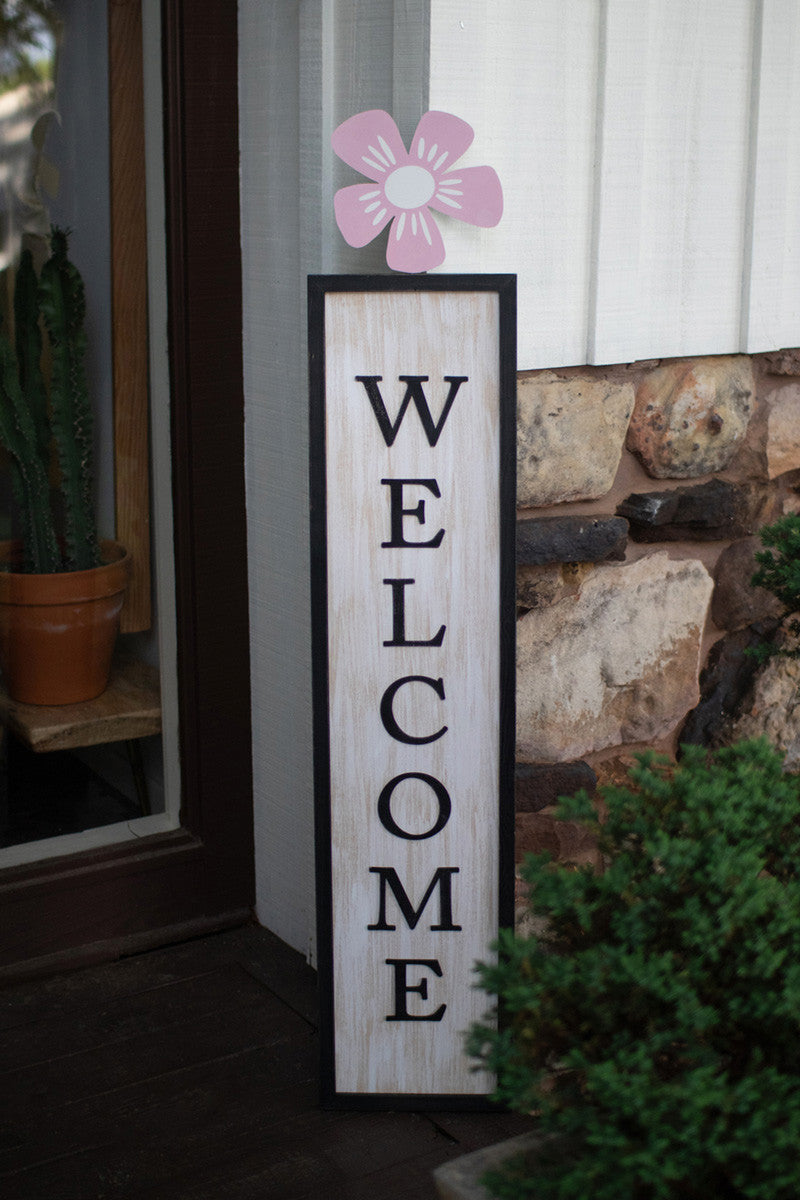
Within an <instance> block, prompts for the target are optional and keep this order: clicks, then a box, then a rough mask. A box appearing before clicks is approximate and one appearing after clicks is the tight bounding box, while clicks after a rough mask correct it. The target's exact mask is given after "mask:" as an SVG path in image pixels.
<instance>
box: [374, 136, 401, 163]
mask: <svg viewBox="0 0 800 1200" xmlns="http://www.w3.org/2000/svg"><path fill="white" fill-rule="evenodd" d="M378 141H379V142H380V144H381V150H382V151H383V153H384V154H385V155H386V157H387V158H388V160H389V162H390V163H391V164H392V166H394V164H395V163H396V162H397V159H396V158H395V156H394V155H393V154H392V148H391V146H390V145H389V143H388V142H387V141H386V138H384V137H381V135H380V134H378ZM370 149H372V147H371V146H370Z"/></svg>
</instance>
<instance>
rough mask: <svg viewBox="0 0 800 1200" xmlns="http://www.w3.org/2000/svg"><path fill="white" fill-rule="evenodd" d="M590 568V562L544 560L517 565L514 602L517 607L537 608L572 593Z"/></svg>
mask: <svg viewBox="0 0 800 1200" xmlns="http://www.w3.org/2000/svg"><path fill="white" fill-rule="evenodd" d="M592 570H594V564H593V563H574V562H572V563H548V564H546V565H545V566H543V567H530V566H527V565H526V564H525V563H523V564H522V565H521V566H518V567H517V604H518V605H519V607H520V608H538V607H539V606H540V605H541V604H554V603H555V602H556V600H563V599H564V598H565V597H566V596H574V595H575V593H576V592H577V591H578V590H579V588H580V586H581V584H582V583H583V581H584V579H585V578H586V576H587V575H588V574H590V572H591V571H592Z"/></svg>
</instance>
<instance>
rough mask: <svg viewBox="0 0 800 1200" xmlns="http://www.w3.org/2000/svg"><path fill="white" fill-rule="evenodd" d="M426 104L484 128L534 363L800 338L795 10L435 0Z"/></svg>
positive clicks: (481, 137) (792, 5) (729, 3)
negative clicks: (504, 199) (498, 180)
mask: <svg viewBox="0 0 800 1200" xmlns="http://www.w3.org/2000/svg"><path fill="white" fill-rule="evenodd" d="M430 104H431V107H433V108H442V109H450V110H452V111H453V112H457V113H459V114H460V115H463V116H464V117H466V119H467V120H470V121H471V122H472V123H473V124H474V127H475V129H476V141H475V145H474V146H473V148H472V150H471V151H470V154H471V156H472V161H476V162H477V161H478V160H480V161H487V162H490V163H491V164H492V165H493V166H495V167H496V169H497V170H498V172H499V173H500V177H501V180H502V181H503V184H504V187H505V190H506V197H507V202H508V203H507V210H506V213H505V215H504V218H503V221H502V223H501V225H500V226H499V227H498V229H497V230H489V231H486V232H484V233H480V234H476V233H474V232H472V231H470V230H467V229H463V228H462V227H458V226H456V225H455V223H452V224H451V226H450V228H449V230H448V231H447V234H446V245H447V249H448V258H447V262H446V263H445V265H444V267H443V268H442V270H452V269H456V270H469V269H477V270H516V271H517V272H518V274H519V284H520V326H519V363H520V367H524V368H528V367H543V366H555V365H563V364H566V363H581V362H597V363H608V362H623V361H630V360H633V359H637V358H650V357H669V356H675V355H682V354H709V353H723V352H733V351H739V350H764V349H770V348H775V347H777V346H783V345H794V344H797V342H798V341H800V259H799V258H798V256H799V255H800V166H799V165H798V164H799V163H800V130H799V129H798V125H799V124H800V4H798V3H797V0H534V2H531V0H527V2H526V0H472V2H471V3H463V2H460V0H433V5H432V21H431V46H430Z"/></svg>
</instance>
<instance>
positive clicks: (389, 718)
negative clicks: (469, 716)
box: [381, 675, 447, 746]
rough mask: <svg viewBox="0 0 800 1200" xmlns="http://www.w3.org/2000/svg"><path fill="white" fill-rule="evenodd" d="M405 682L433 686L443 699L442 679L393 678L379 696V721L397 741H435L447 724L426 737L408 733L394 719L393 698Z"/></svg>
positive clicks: (413, 742) (411, 742) (445, 730)
mask: <svg viewBox="0 0 800 1200" xmlns="http://www.w3.org/2000/svg"><path fill="white" fill-rule="evenodd" d="M406 683H425V684H427V685H428V687H430V688H433V690H434V692H436V695H437V696H438V697H439V699H440V700H444V698H445V697H444V680H442V679H431V678H430V677H429V676H428V675H404V676H403V678H402V679H395V681H394V683H390V684H389V686H388V688H387V689H386V691H385V692H384V693H383V696H382V698H381V721H383V727H384V729H385V730H386V732H387V733H388V734H389V736H390V737H393V738H395V740H396V741H398V742H405V743H406V744H407V745H409V746H422V745H424V744H425V743H426V742H435V741H437V739H438V738H440V737H442V736H443V734H445V733H447V726H446V725H443V726H442V728H441V729H439V730H437V732H436V733H430V734H428V736H427V737H414V736H413V735H412V734H410V733H406V732H405V731H404V730H403V729H401V728H400V726H399V725H398V724H397V721H396V720H395V715H394V712H393V710H392V705H393V703H394V698H395V695H396V693H397V692H398V691H399V690H400V688H401V687H402V686H403V685H404V684H406Z"/></svg>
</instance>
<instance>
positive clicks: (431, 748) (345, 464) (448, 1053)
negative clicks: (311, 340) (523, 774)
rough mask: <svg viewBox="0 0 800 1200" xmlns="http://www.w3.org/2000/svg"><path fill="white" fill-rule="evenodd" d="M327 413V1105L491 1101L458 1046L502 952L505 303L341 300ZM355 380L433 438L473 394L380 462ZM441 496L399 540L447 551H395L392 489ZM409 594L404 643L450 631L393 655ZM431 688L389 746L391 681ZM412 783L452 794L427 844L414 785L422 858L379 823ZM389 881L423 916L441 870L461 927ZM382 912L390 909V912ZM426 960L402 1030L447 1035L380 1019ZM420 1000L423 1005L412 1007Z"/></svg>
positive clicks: (333, 315)
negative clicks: (442, 925) (362, 379)
mask: <svg viewBox="0 0 800 1200" xmlns="http://www.w3.org/2000/svg"><path fill="white" fill-rule="evenodd" d="M325 310H326V318H325V371H326V378H325V407H326V439H325V440H326V448H327V449H326V461H327V481H328V487H327V547H328V556H327V567H328V573H327V579H328V646H329V680H330V682H329V706H330V707H329V727H330V804H331V809H330V812H331V869H332V878H333V889H332V890H333V961H334V975H333V996H334V1008H335V1014H336V1015H335V1028H336V1047H335V1050H336V1054H335V1070H336V1088H337V1091H338V1092H345V1093H350V1092H361V1093H376V1092H377V1093H386V1094H412V1095H413V1094H436V1093H441V1094H463V1095H484V1094H485V1093H486V1092H487V1091H489V1090H491V1083H490V1080H489V1077H488V1076H487V1075H486V1074H485V1073H482V1072H481V1073H474V1072H472V1071H471V1069H470V1064H469V1061H468V1060H467V1058H466V1057H465V1055H464V1054H463V1052H462V1051H463V1036H462V1035H463V1033H464V1031H465V1030H466V1029H468V1028H469V1026H470V1025H471V1023H472V1022H473V1021H476V1020H478V1019H479V1018H480V1016H481V1014H482V1013H483V1012H484V1010H485V1007H486V1004H485V998H484V997H483V996H482V995H481V993H479V992H478V991H476V990H475V988H474V987H473V986H472V984H473V982H474V981H473V978H472V964H473V963H474V961H475V960H476V959H478V958H484V957H486V955H487V951H488V946H489V943H490V941H491V940H492V939H493V938H495V937H496V936H497V926H498V909H497V879H498V853H499V805H498V800H497V788H498V782H497V781H498V778H499V761H500V760H499V753H500V747H499V704H500V697H499V678H500V673H499V653H500V643H499V629H500V623H499V615H498V607H497V606H498V596H499V579H500V560H499V532H500V520H499V377H498V351H497V347H498V336H499V325H498V321H499V308H498V298H497V296H496V295H495V294H492V293H479V292H475V293H472V292H460V293H434V292H427V293H415V292H403V293H386V294H380V295H379V294H371V293H359V292H352V293H351V292H347V293H338V294H329V295H328V296H327V297H326V306H325ZM360 375H374V376H377V377H379V378H380V379H381V380H382V382H381V384H380V387H381V391H382V395H383V399H384V402H385V404H386V409H387V411H388V413H389V415H390V418H391V420H392V421H393V422H394V420H395V419H396V417H397V414H398V410H399V408H400V404H401V401H402V398H403V394H404V391H405V384H403V383H401V382H400V377H401V376H404V375H420V376H422V377H429V379H430V382H429V383H427V384H426V385H425V389H426V392H427V394H428V396H429V398H430V407H431V411H432V413H433V414H434V417H435V419H437V420H438V418H439V414H440V413H441V412H442V409H443V404H444V400H445V397H446V395H447V391H448V388H449V385H446V384H444V383H443V380H444V378H445V377H446V376H463V377H464V378H465V382H464V383H463V384H462V385H461V386H460V389H459V391H458V393H457V395H456V398H455V400H454V402H453V407H452V409H451V411H450V415H449V416H448V418H447V422H446V425H445V426H444V427H443V430H442V433H441V435H440V436H439V439H438V441H437V442H436V444H435V445H434V446H431V445H430V444H429V441H428V438H427V436H426V435H425V433H424V432H423V428H422V424H421V422H420V421H419V419H418V415H417V412H416V411H415V410H414V408H413V406H412V407H410V408H409V409H408V411H407V413H406V416H405V419H404V420H403V423H402V425H401V426H400V429H399V432H398V434H397V437H396V439H395V440H394V442H393V444H392V445H391V446H387V445H386V443H385V441H384V439H383V436H382V435H381V432H380V429H379V426H378V423H377V421H376V418H375V415H374V413H373V411H372V409H371V407H370V404H369V401H368V399H367V396H366V393H365V390H364V388H363V385H362V384H360V383H359V382H358V379H357V377H358V376H360ZM387 479H391V480H398V479H405V480H407V481H415V480H423V479H432V480H435V481H436V484H437V486H438V489H439V492H440V493H441V495H440V496H439V497H437V496H436V495H435V494H432V491H431V489H429V488H427V487H423V486H421V485H420V484H417V483H414V482H409V483H408V484H407V486H406V487H405V489H404V493H403V507H404V508H405V509H406V510H407V511H410V510H412V509H416V506H417V505H418V504H419V503H420V502H421V503H422V506H423V507H422V509H421V510H420V515H419V516H418V517H417V516H409V517H408V518H407V519H406V520H405V521H404V524H403V538H404V539H407V541H408V542H409V543H416V542H420V543H422V542H426V541H429V540H430V539H434V540H435V538H436V536H437V535H438V532H439V531H440V530H444V534H443V537H442V539H441V544H440V545H439V546H436V547H432V546H422V547H420V546H414V545H413V544H410V545H408V546H405V545H404V546H400V547H391V548H390V547H387V546H386V542H387V539H389V538H390V537H391V527H390V521H389V517H390V505H389V499H388V495H389V494H388V489H387V486H386V485H385V483H384V482H383V481H384V480H387ZM389 578H391V579H403V578H405V579H409V580H413V581H414V582H413V586H412V585H409V587H408V588H407V596H406V601H407V616H408V625H407V633H406V636H407V637H408V638H410V639H413V638H417V639H421V640H425V639H428V638H430V637H433V636H434V635H436V633H437V631H438V630H439V629H440V627H441V626H442V624H443V623H444V624H445V625H446V629H445V634H444V637H443V640H442V644H441V645H440V646H430V645H413V644H410V643H409V644H408V645H398V646H387V642H386V639H387V638H391V637H393V624H392V620H393V619H392V593H391V591H390V590H389V588H388V587H387V586H386V584H385V580H386V579H389ZM409 676H412V677H426V678H432V679H434V680H441V682H442V691H443V696H439V695H437V694H436V692H435V690H434V689H433V688H432V687H431V686H430V685H427V684H422V683H407V684H405V685H404V686H403V687H402V688H401V689H400V690H398V692H397V694H396V699H395V701H394V704H393V713H394V715H395V717H396V719H397V722H398V724H399V726H400V729H401V730H405V731H407V732H408V733H409V734H410V735H412V736H414V737H420V738H422V737H425V738H428V737H429V736H430V735H431V734H433V733H435V732H436V731H438V730H440V729H442V728H446V733H444V734H443V735H442V736H441V737H437V738H436V740H432V741H429V742H427V743H426V744H420V745H414V744H409V743H407V742H401V741H400V740H398V739H395V738H393V737H390V736H389V734H388V732H387V728H386V727H385V725H384V723H383V721H382V718H381V697H382V696H383V695H384V693H385V691H386V689H387V688H388V687H389V686H390V685H391V684H392V683H393V682H395V681H397V680H399V679H403V678H407V677H409ZM407 772H410V773H414V772H422V773H425V774H427V775H429V776H431V777H432V778H434V779H435V780H437V781H440V782H441V783H442V784H443V785H444V787H445V788H446V790H447V792H448V794H449V797H450V800H451V804H452V808H451V813H450V817H449V820H447V822H446V824H445V825H444V827H443V828H442V829H441V830H440V831H439V832H438V833H437V834H435V835H434V836H433V837H430V838H428V837H423V836H422V835H423V834H424V832H425V831H426V830H429V829H431V828H432V827H434V825H435V823H436V820H437V815H438V814H439V812H440V809H439V807H438V803H437V801H436V799H435V797H434V795H433V792H432V790H431V788H430V786H428V785H422V784H420V783H419V782H413V783H412V782H409V781H408V780H406V781H405V782H404V783H403V785H402V786H399V787H398V788H397V790H396V791H395V792H394V794H393V798H392V816H393V817H394V819H395V820H396V821H397V823H398V825H399V826H400V827H401V828H402V829H405V830H408V831H410V832H413V833H414V835H415V840H408V839H407V838H404V837H398V836H394V835H392V834H391V833H389V832H387V829H386V828H385V827H384V825H383V824H382V823H381V821H380V820H379V819H378V815H377V799H378V797H379V796H380V794H381V791H382V789H383V788H384V786H385V785H386V784H387V783H388V782H389V781H390V780H392V779H394V778H396V777H397V776H399V775H402V774H405V773H407ZM378 867H381V868H383V867H386V868H390V869H393V870H396V871H397V875H398V877H399V879H400V881H401V884H402V886H403V888H404V890H405V892H406V894H407V896H408V898H409V900H410V901H411V903H412V905H413V906H414V907H417V906H418V905H419V903H420V901H421V900H422V898H423V897H424V896H425V894H426V889H427V888H428V886H429V885H430V883H431V880H432V878H433V877H434V874H435V872H436V870H437V869H438V868H440V867H444V868H446V869H447V868H453V869H455V870H456V871H457V874H456V875H455V877H454V878H452V900H453V909H452V918H453V924H454V925H455V926H458V929H457V930H455V929H446V930H443V931H438V932H437V931H436V929H435V924H436V921H437V919H438V920H441V916H440V914H439V912H438V904H439V900H438V897H436V896H434V897H433V898H432V899H431V901H430V906H429V908H427V909H426V910H425V912H424V915H423V916H422V917H421V919H420V920H419V923H418V924H417V925H416V928H410V927H409V925H408V924H407V923H406V922H405V920H404V919H403V917H402V916H401V915H400V914H399V912H398V909H397V906H396V903H395V901H394V900H391V899H389V900H387V910H386V911H387V922H386V923H387V924H388V925H394V924H395V923H396V928H392V929H387V930H385V931H384V930H375V929H372V930H371V929H370V928H369V925H370V923H375V922H376V921H377V920H378V917H379V913H380V903H379V901H380V888H379V883H378V879H377V877H376V875H375V874H374V873H372V874H371V873H370V868H378ZM389 906H391V907H389ZM398 958H399V959H408V960H410V961H418V960H429V961H433V962H436V963H437V964H439V966H440V969H441V976H434V975H433V974H432V973H430V972H428V973H427V974H426V971H425V970H424V969H423V968H422V967H419V966H417V967H412V968H409V970H410V971H412V972H415V974H414V976H413V980H412V976H411V974H409V976H408V982H409V984H411V983H412V982H413V984H414V985H415V986H416V984H417V983H418V980H419V978H420V977H422V978H423V979H424V980H425V984H424V987H425V990H426V992H427V996H425V995H424V994H423V998H422V999H421V998H420V996H419V995H414V996H412V997H411V999H410V1001H409V1012H413V1013H415V1014H431V1013H433V1012H435V1011H436V1010H438V1009H439V1006H440V1005H444V1006H445V1010H444V1011H443V1012H442V1014H441V1018H440V1019H438V1020H436V1021H432V1020H431V1018H430V1016H429V1015H428V1016H425V1017H421V1016H419V1015H417V1017H416V1019H413V1020H397V1019H395V1018H392V1017H390V1016H389V1015H388V1014H392V1013H393V1012H394V1011H395V998H394V991H393V986H394V975H393V971H392V969H390V967H389V966H388V965H387V964H388V963H389V962H390V960H393V959H398ZM423 1000H424V1001H425V1002H423Z"/></svg>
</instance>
